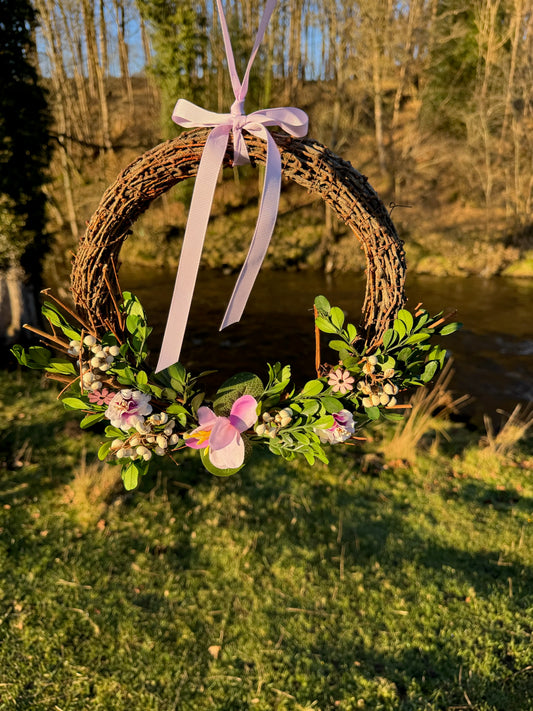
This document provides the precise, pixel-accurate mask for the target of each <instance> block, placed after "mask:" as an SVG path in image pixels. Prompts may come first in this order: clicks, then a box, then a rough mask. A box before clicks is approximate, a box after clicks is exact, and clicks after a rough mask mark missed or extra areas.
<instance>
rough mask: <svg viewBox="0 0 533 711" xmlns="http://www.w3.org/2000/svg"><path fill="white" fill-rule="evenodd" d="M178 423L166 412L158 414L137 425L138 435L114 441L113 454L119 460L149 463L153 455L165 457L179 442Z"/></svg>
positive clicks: (112, 445)
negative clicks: (135, 460) (175, 429)
mask: <svg viewBox="0 0 533 711" xmlns="http://www.w3.org/2000/svg"><path fill="white" fill-rule="evenodd" d="M175 426H176V421H175V420H172V419H169V417H168V415H167V413H166V412H158V413H155V414H153V415H150V417H147V418H146V419H145V420H144V421H141V422H138V423H136V425H135V429H136V430H137V433H136V434H132V435H130V436H129V437H128V438H127V439H114V440H113V442H112V443H111V450H110V451H111V453H112V454H114V455H115V456H116V457H117V459H122V458H124V457H129V458H130V459H144V461H146V462H147V461H149V460H150V459H151V458H152V455H153V454H157V455H158V456H160V457H161V456H163V455H164V454H166V453H167V450H168V448H169V446H172V445H175V444H177V443H178V442H179V439H180V438H179V435H177V434H176V433H175V432H174V427H175Z"/></svg>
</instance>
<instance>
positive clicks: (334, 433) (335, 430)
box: [315, 410, 355, 444]
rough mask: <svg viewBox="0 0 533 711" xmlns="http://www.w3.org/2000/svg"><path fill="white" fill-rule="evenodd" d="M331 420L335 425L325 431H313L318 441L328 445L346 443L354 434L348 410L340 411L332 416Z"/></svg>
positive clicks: (351, 416)
mask: <svg viewBox="0 0 533 711" xmlns="http://www.w3.org/2000/svg"><path fill="white" fill-rule="evenodd" d="M333 419H334V420H335V424H334V425H333V426H332V427H329V428H328V429H327V430H317V429H315V432H316V433H317V435H318V437H319V439H320V441H321V442H324V443H326V442H327V443H329V444H337V443H339V442H346V440H347V439H350V437H351V436H352V435H353V433H354V432H355V424H354V421H353V415H352V413H351V412H349V411H348V410H341V411H340V412H336V413H335V414H334V415H333Z"/></svg>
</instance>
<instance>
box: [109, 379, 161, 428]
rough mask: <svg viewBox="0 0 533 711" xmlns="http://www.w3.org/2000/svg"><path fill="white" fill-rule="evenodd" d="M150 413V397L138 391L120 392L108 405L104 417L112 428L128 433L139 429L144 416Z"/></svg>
mask: <svg viewBox="0 0 533 711" xmlns="http://www.w3.org/2000/svg"><path fill="white" fill-rule="evenodd" d="M151 412H152V406H151V405H150V395H147V394H145V393H141V392H140V391H138V390H129V389H128V390H120V391H119V392H118V393H116V395H115V396H114V397H113V399H112V400H111V402H110V403H109V405H108V407H107V410H106V411H105V416H106V417H107V419H108V420H110V422H111V424H112V425H113V427H119V428H120V429H121V430H125V431H128V430H129V429H130V428H132V427H135V428H137V427H139V426H140V425H141V424H142V423H143V422H144V417H145V415H149V414H150V413H151Z"/></svg>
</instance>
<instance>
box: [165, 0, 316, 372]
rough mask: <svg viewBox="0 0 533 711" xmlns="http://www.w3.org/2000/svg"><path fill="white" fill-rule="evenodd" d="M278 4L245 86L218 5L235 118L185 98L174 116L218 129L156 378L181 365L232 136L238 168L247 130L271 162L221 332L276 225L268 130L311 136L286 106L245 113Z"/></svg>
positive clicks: (276, 167) (277, 175) (276, 163)
mask: <svg viewBox="0 0 533 711" xmlns="http://www.w3.org/2000/svg"><path fill="white" fill-rule="evenodd" d="M275 5H276V0H267V3H266V7H265V11H264V14H263V17H262V18H261V22H260V24H259V29H258V31H257V35H256V38H255V43H254V47H253V50H252V53H251V55H250V59H249V61H248V66H247V67H246V72H245V75H244V79H243V81H242V83H241V82H240V81H239V77H238V74H237V70H236V67H235V60H234V57H233V51H232V48H231V41H230V38H229V32H228V28H227V24H226V18H225V17H224V11H223V8H222V0H217V7H218V13H219V17H220V25H221V28H222V36H223V39H224V46H225V48H226V56H227V60H228V68H229V72H230V78H231V85H232V87H233V93H234V95H235V102H234V103H233V105H232V107H231V111H230V113H227V114H218V113H215V112H214V111H207V110H206V109H203V108H201V107H200V106H196V105H195V104H193V103H191V102H190V101H186V100H185V99H180V100H179V101H178V102H177V104H176V106H175V108H174V112H173V114H172V119H173V121H175V122H176V123H177V124H179V125H180V126H184V127H185V128H191V127H199V126H206V127H212V129H213V130H212V131H211V132H210V134H209V136H208V137H207V141H206V143H205V147H204V151H203V154H202V158H201V160H200V165H199V166H198V173H197V176H196V183H195V186H194V191H193V195H192V200H191V207H190V210H189V218H188V220H187V227H186V229H185V237H184V240H183V247H182V250H181V256H180V262H179V267H178V274H177V276H176V283H175V285H174V293H173V295H172V301H171V304H170V309H169V313H168V318H167V325H166V328H165V334H164V336H163V343H162V345H161V353H160V355H159V361H158V363H157V368H156V373H157V372H159V371H160V370H163V369H164V368H168V367H169V366H170V365H172V364H173V363H175V362H176V361H178V360H179V356H180V352H181V346H182V343H183V336H184V334H185V326H186V324H187V318H188V315H189V311H190V307H191V302H192V296H193V292H194V285H195V283H196V277H197V274H198V269H199V266H200V258H201V255H202V248H203V244H204V239H205V233H206V230H207V223H208V221H209V213H210V210H211V205H212V203H213V196H214V192H215V187H216V183H217V178H218V173H219V171H220V167H221V165H222V162H223V160H224V154H225V152H226V148H227V145H228V139H229V135H230V133H233V163H234V165H244V164H245V163H249V162H250V158H249V156H248V150H247V148H246V143H245V141H244V138H243V135H242V131H243V129H245V130H246V131H248V133H251V134H252V135H254V136H258V137H260V138H262V139H263V140H265V141H266V143H267V157H266V167H265V180H264V187H263V193H262V195H261V202H260V205H259V215H258V218H257V223H256V227H255V232H254V235H253V237H252V241H251V243H250V248H249V250H248V255H247V257H246V260H245V262H244V264H243V267H242V269H241V272H240V274H239V278H238V279H237V283H236V284H235V288H234V290H233V294H232V295H231V299H230V301H229V304H228V307H227V309H226V313H225V315H224V319H223V321H222V325H221V326H220V330H222V329H223V328H225V327H226V326H229V325H230V324H232V323H236V322H237V321H239V319H240V318H241V316H242V313H243V311H244V307H245V306H246V302H247V300H248V297H249V295H250V292H251V290H252V287H253V285H254V282H255V279H256V277H257V274H258V273H259V270H260V268H261V264H262V263H263V259H264V257H265V254H266V251H267V249H268V245H269V243H270V238H271V237H272V233H273V231H274V226H275V224H276V218H277V214H278V205H279V195H280V188H281V156H280V153H279V150H278V147H277V146H276V143H275V141H274V139H273V138H272V136H271V135H270V133H269V131H267V129H266V126H281V128H283V129H284V130H285V131H286V132H287V133H289V134H290V135H291V136H295V137H298V138H301V137H302V136H305V134H306V133H307V125H308V118H307V115H306V114H305V112H303V111H301V110H300V109H295V108H288V107H285V108H275V109H264V110H262V111H254V112H253V113H251V114H248V115H246V114H244V108H243V107H244V99H245V97H246V93H247V91H248V80H249V76H250V70H251V68H252V64H253V61H254V59H255V56H256V54H257V50H258V49H259V46H260V44H261V41H262V39H263V36H264V34H265V30H266V27H267V25H268V21H269V20H270V17H271V15H272V12H273V11H274V8H275Z"/></svg>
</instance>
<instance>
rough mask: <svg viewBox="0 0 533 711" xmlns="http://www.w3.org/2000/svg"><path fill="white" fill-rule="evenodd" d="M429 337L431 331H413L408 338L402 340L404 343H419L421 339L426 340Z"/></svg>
mask: <svg viewBox="0 0 533 711" xmlns="http://www.w3.org/2000/svg"><path fill="white" fill-rule="evenodd" d="M428 338H431V333H413V334H412V335H411V336H409V338H408V339H407V340H406V341H404V342H405V343H409V344H411V343H421V342H422V341H427V339H428Z"/></svg>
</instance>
